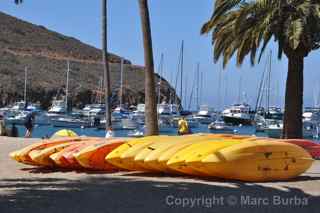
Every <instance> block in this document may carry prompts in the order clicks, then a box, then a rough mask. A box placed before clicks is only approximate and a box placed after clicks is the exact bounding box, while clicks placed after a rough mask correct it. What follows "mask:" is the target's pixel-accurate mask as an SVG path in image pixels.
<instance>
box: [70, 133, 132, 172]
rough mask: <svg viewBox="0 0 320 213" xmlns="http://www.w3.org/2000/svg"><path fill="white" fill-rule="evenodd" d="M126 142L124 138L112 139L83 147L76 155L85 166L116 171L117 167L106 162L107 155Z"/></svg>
mask: <svg viewBox="0 0 320 213" xmlns="http://www.w3.org/2000/svg"><path fill="white" fill-rule="evenodd" d="M125 142H126V141H125V140H123V139H112V140H109V141H106V142H102V143H97V144H93V145H90V146H87V147H86V148H84V149H82V150H81V151H80V152H78V153H77V154H74V157H75V158H76V159H77V161H78V163H79V164H80V165H81V166H82V167H84V168H88V169H93V170H104V171H114V170H117V168H116V167H115V166H113V165H111V164H110V163H108V162H106V161H105V157H106V156H107V155H108V154H109V153H110V152H112V151H113V150H114V149H115V148H117V147H119V146H120V145H122V144H123V143H125Z"/></svg>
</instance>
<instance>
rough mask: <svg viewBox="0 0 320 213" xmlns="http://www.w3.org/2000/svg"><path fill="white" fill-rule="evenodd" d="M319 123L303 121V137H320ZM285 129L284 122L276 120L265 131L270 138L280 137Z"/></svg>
mask: <svg viewBox="0 0 320 213" xmlns="http://www.w3.org/2000/svg"><path fill="white" fill-rule="evenodd" d="M319 128H320V126H319V123H316V122H312V121H304V122H303V137H304V138H318V137H319V130H320V129H319ZM282 131H283V122H282V121H274V123H271V124H269V125H268V126H267V128H266V129H265V132H266V133H267V134H268V136H269V137H270V138H280V137H281V135H282Z"/></svg>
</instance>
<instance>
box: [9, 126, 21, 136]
mask: <svg viewBox="0 0 320 213" xmlns="http://www.w3.org/2000/svg"><path fill="white" fill-rule="evenodd" d="M10 136H11V137H15V138H16V137H19V132H18V128H17V127H16V124H15V123H13V124H12V127H11V134H10Z"/></svg>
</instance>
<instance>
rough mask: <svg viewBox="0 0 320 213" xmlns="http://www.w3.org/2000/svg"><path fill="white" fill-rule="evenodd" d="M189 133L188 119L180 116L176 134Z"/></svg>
mask: <svg viewBox="0 0 320 213" xmlns="http://www.w3.org/2000/svg"><path fill="white" fill-rule="evenodd" d="M187 134H190V131H189V125H188V121H187V120H186V119H185V117H182V118H181V119H180V120H179V122H178V135H187Z"/></svg>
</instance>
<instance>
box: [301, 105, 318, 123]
mask: <svg viewBox="0 0 320 213" xmlns="http://www.w3.org/2000/svg"><path fill="white" fill-rule="evenodd" d="M302 117H303V120H304V121H317V122H319V121H320V108H317V107H306V108H305V109H304V112H303V114H302Z"/></svg>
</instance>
